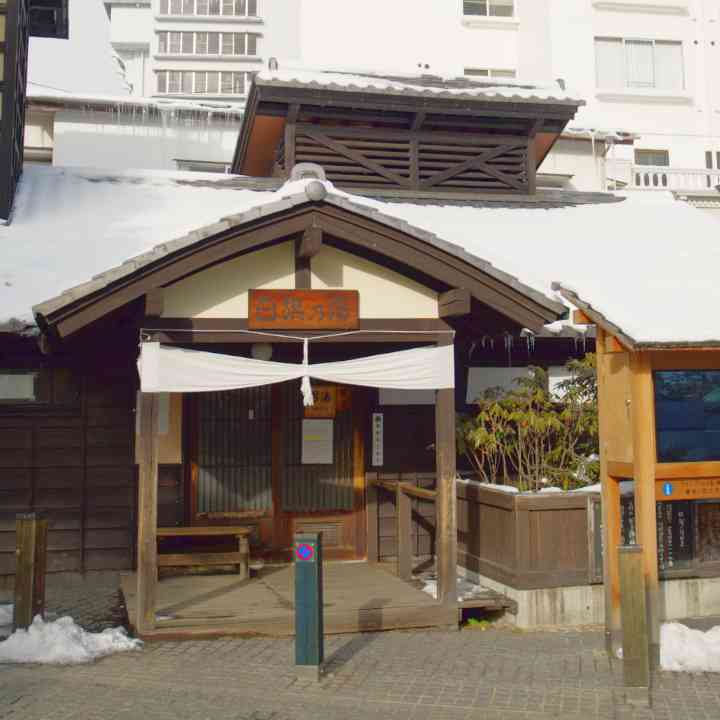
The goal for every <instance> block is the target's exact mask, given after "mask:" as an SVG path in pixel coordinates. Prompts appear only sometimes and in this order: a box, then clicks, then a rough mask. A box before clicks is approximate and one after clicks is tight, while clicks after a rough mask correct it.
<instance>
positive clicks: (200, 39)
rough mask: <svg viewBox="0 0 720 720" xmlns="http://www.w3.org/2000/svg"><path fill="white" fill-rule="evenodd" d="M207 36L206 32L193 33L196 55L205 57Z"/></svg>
mask: <svg viewBox="0 0 720 720" xmlns="http://www.w3.org/2000/svg"><path fill="white" fill-rule="evenodd" d="M207 51H208V34H207V33H206V32H199V33H195V52H196V53H197V54H198V55H207Z"/></svg>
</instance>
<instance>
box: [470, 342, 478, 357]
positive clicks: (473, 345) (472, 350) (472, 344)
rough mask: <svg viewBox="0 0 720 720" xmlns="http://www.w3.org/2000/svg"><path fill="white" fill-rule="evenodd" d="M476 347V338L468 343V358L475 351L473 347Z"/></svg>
mask: <svg viewBox="0 0 720 720" xmlns="http://www.w3.org/2000/svg"><path fill="white" fill-rule="evenodd" d="M476 347H477V340H473V341H472V342H471V343H470V352H469V353H468V360H470V358H472V354H473V353H474V352H475V348H476Z"/></svg>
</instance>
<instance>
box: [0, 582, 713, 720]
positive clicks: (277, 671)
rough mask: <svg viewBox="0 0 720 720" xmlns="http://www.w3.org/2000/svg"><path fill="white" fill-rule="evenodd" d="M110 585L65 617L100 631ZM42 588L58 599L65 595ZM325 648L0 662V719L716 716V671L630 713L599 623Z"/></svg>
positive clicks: (662, 683)
mask: <svg viewBox="0 0 720 720" xmlns="http://www.w3.org/2000/svg"><path fill="white" fill-rule="evenodd" d="M114 587H115V588H116V587H117V585H115V586H114ZM112 590H113V585H112V583H111V582H107V583H97V584H96V585H92V584H90V585H88V584H86V585H84V586H83V593H82V594H83V598H84V607H85V608H94V609H93V610H92V611H91V612H90V614H89V615H88V616H87V617H84V616H83V615H82V613H77V612H76V613H74V615H75V617H76V618H79V619H80V620H82V621H83V622H84V623H85V624H86V625H89V626H93V625H94V626H95V627H99V626H101V625H102V624H103V621H102V620H99V619H98V613H97V608H99V607H105V608H108V611H110V612H112V608H113V592H112ZM50 595H51V597H50V605H51V606H53V604H54V603H55V607H58V606H59V603H58V601H57V598H60V596H61V595H62V593H60V594H58V591H57V590H56V589H52V588H51V592H50ZM53 596H54V598H56V599H53ZM71 596H72V592H71V589H66V590H65V595H64V597H66V598H67V599H70V598H71ZM326 655H327V657H328V658H329V663H328V676H327V677H326V678H325V679H324V680H323V681H322V682H321V683H319V684H315V683H309V682H307V681H301V680H298V679H297V678H296V677H295V675H294V674H293V667H292V658H293V644H292V641H290V640H286V639H262V638H244V639H243V638H236V639H229V638H228V639H221V640H214V641H193V642H182V643H179V642H161V643H152V644H148V645H146V646H145V649H144V650H142V651H140V652H137V653H128V654H121V655H115V656H113V657H110V658H106V659H104V660H101V661H99V662H97V663H95V664H92V665H85V666H75V667H40V666H26V667H22V666H0V718H2V719H3V720H5V719H8V720H10V719H11V718H12V719H13V720H15V719H17V720H20V719H22V720H41V719H42V720H64V719H65V718H68V719H69V718H72V719H73V720H86V719H87V720H91V719H92V720H94V719H96V718H97V719H98V720H121V719H123V720H124V719H127V720H136V719H141V720H184V719H185V718H187V719H188V720H189V719H191V718H192V720H204V719H205V718H207V719H210V718H212V719H213V720H214V719H215V718H222V720H306V719H308V720H309V719H311V718H312V720H319V719H324V718H327V719H328V720H336V719H337V720H365V719H366V718H367V719H369V718H373V719H374V718H390V719H394V718H398V719H401V718H408V719H409V718H413V719H418V720H420V719H428V720H430V719H437V720H445V719H447V720H460V719H464V718H468V719H471V718H472V719H475V718H478V719H480V718H484V719H489V718H492V719H494V720H504V719H505V718H507V719H508V720H514V719H520V718H524V719H527V720H545V719H546V718H567V719H568V720H569V719H570V718H573V719H574V720H594V719H595V718H653V719H657V720H659V719H661V718H662V719H667V720H673V719H675V718H683V719H684V718H688V719H690V718H703V719H711V718H712V719H715V720H718V719H720V674H717V675H712V674H707V675H680V674H675V673H659V674H658V675H657V676H656V677H655V686H654V689H653V693H652V694H653V708H652V709H651V710H643V711H638V710H636V711H632V710H631V709H629V708H627V706H625V705H624V704H622V703H621V702H619V698H620V695H621V694H622V687H621V685H622V683H621V666H620V665H619V663H613V664H612V665H611V663H610V662H609V660H608V658H607V656H606V655H605V652H604V648H603V637H602V633H601V632H600V631H599V630H592V631H584V632H575V631H573V632H566V631H557V632H547V631H546V632H517V631H513V630H510V629H491V630H486V631H480V630H475V629H467V630H463V631H462V632H459V633H458V632H439V631H432V632H430V631H428V632H422V631H415V632H391V633H377V634H363V635H348V636H333V637H331V638H329V639H328V640H327V642H326Z"/></svg>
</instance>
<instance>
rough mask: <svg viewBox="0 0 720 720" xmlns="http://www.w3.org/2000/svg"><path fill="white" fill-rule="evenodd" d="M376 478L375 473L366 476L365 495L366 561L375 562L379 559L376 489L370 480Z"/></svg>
mask: <svg viewBox="0 0 720 720" xmlns="http://www.w3.org/2000/svg"><path fill="white" fill-rule="evenodd" d="M373 479H377V473H373V474H372V475H371V476H370V475H368V476H366V485H367V490H366V495H367V504H366V512H367V561H368V562H369V563H377V562H379V560H380V548H379V544H378V543H379V535H378V489H377V486H376V485H375V483H374V482H373V481H372V480H373Z"/></svg>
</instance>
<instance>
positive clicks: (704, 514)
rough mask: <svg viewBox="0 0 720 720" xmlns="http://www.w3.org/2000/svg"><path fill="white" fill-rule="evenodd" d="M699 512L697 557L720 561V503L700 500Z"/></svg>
mask: <svg viewBox="0 0 720 720" xmlns="http://www.w3.org/2000/svg"><path fill="white" fill-rule="evenodd" d="M696 512H697V543H698V544H697V558H698V560H699V561H700V562H701V563H702V562H720V503H716V502H709V503H704V502H699V503H697V505H696Z"/></svg>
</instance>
